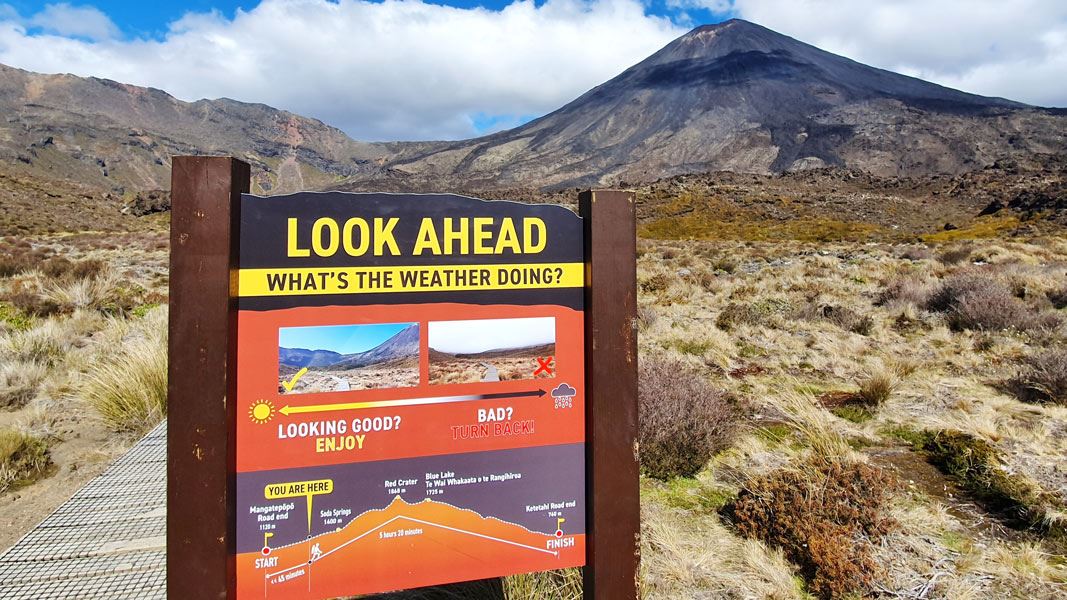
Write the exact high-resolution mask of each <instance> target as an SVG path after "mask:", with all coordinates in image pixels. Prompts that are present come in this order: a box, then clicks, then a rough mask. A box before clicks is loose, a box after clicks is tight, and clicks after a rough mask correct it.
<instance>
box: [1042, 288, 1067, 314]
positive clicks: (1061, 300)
mask: <svg viewBox="0 0 1067 600" xmlns="http://www.w3.org/2000/svg"><path fill="white" fill-rule="evenodd" d="M1045 295H1046V296H1048V301H1049V302H1051V303H1052V306H1054V307H1055V308H1058V309H1063V308H1067V284H1064V286H1063V287H1061V288H1059V289H1056V290H1049V291H1048V292H1046V294H1045Z"/></svg>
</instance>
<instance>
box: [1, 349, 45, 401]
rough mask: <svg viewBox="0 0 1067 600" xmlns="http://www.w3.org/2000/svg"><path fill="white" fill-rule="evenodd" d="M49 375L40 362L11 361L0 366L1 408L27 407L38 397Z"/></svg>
mask: <svg viewBox="0 0 1067 600" xmlns="http://www.w3.org/2000/svg"><path fill="white" fill-rule="evenodd" d="M47 375H48V368H47V367H46V366H45V365H43V364H41V363H38V362H34V361H23V360H11V361H5V362H4V363H3V364H0V408H18V407H21V406H25V405H26V404H27V403H28V402H29V401H30V400H33V398H34V396H36V395H37V390H38V389H39V388H40V386H41V384H42V383H43V382H44V380H45V377H46V376H47Z"/></svg>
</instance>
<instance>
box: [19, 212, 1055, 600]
mask: <svg viewBox="0 0 1067 600" xmlns="http://www.w3.org/2000/svg"><path fill="white" fill-rule="evenodd" d="M664 206H668V205H664ZM706 208H707V210H706V211H705V213H699V211H698V214H696V215H695V216H691V217H684V215H683V216H680V217H678V218H675V217H670V219H673V220H667V221H663V219H664V218H667V217H662V216H658V217H655V218H646V219H645V220H644V221H643V225H642V232H643V236H644V237H643V239H641V240H639V258H638V285H639V298H638V300H639V306H640V309H639V326H640V330H639V331H640V334H639V346H640V361H641V365H642V368H641V386H642V423H643V426H642V437H641V455H642V465H643V470H644V471H645V475H644V476H643V477H642V480H641V493H642V517H643V525H642V528H643V537H642V547H643V566H642V574H641V586H642V590H643V594H644V596H645V597H647V598H672V599H673V598H782V599H785V598H848V597H861V596H863V597H881V598H890V597H892V598H960V599H964V598H1059V597H1064V596H1065V595H1067V558H1065V552H1067V533H1065V524H1067V468H1065V467H1064V461H1063V457H1064V456H1065V455H1067V357H1065V345H1067V325H1065V323H1067V238H1065V237H1064V236H1063V235H1062V231H1061V232H1060V233H1052V234H1048V233H1047V232H1045V231H1043V230H1041V231H1037V232H1036V233H1034V234H1032V235H1030V234H1027V233H1025V232H1023V233H1020V232H1019V231H1018V229H1017V228H1014V227H1015V225H1012V224H1007V221H1006V220H1007V219H1009V217H995V218H982V219H975V220H972V221H966V222H963V221H961V223H960V226H959V227H958V228H955V229H951V230H942V229H940V228H931V229H930V230H929V231H928V232H927V233H926V234H923V233H914V232H910V233H907V234H906V235H905V234H901V233H899V232H895V230H893V229H892V228H891V227H890V226H888V225H886V224H884V223H874V222H872V224H871V225H870V227H872V228H875V229H877V232H880V233H879V235H870V236H868V235H867V234H868V233H870V232H872V231H875V229H870V230H867V229H864V228H863V226H861V225H856V224H855V223H852V224H850V225H848V226H847V227H840V226H838V225H836V224H832V223H828V222H826V221H823V222H821V223H822V225H823V227H821V228H818V230H817V232H818V235H815V236H812V235H811V234H810V232H811V231H815V230H814V229H812V228H810V227H809V229H808V230H807V231H808V233H805V234H804V235H799V234H798V233H797V231H800V230H799V229H796V230H795V227H796V225H795V224H793V225H789V226H788V227H786V226H785V225H783V224H782V223H781V222H777V221H776V222H777V223H778V224H777V225H774V226H773V227H770V226H769V229H767V231H771V232H773V235H770V236H769V235H749V233H746V231H748V230H747V229H744V227H749V225H745V224H744V221H745V219H747V218H748V217H749V216H751V215H750V214H749V213H747V212H746V213H745V214H744V215H742V216H743V217H744V219H742V218H740V217H738V218H734V216H732V215H726V214H724V213H722V212H716V213H715V215H716V216H715V217H714V219H711V217H707V216H706V215H707V214H711V213H710V212H707V211H711V210H712V208H713V207H711V205H708V207H706ZM649 210H651V209H649ZM656 210H657V211H660V213H662V210H663V209H662V207H661V208H658V209H656ZM715 210H718V209H715ZM746 210H747V209H746ZM660 213H657V214H660ZM701 214H705V216H701ZM813 215H814V213H813ZM817 217H818V215H814V216H812V217H811V218H812V219H815V218H817ZM153 218H154V219H156V225H154V226H152V227H148V226H146V228H145V230H144V231H137V232H134V233H76V234H61V233H57V234H46V233H41V234H33V235H24V236H19V237H8V238H5V239H3V240H2V241H0V249H2V253H0V256H2V260H0V358H2V361H0V525H2V529H0V531H2V534H0V547H6V546H7V545H9V544H10V543H11V542H13V541H14V540H15V539H16V538H17V537H18V536H19V535H21V534H22V533H24V532H25V531H26V530H27V529H28V528H29V527H32V525H33V524H34V523H36V522H37V521H38V520H40V519H41V518H43V517H44V516H45V515H46V514H47V512H48V511H50V510H51V509H52V508H54V507H55V506H56V505H58V503H59V502H62V501H63V500H64V499H66V497H67V496H69V494H71V493H73V492H74V491H75V489H77V487H79V486H80V485H82V484H83V483H84V482H85V481H87V480H88V479H89V478H91V477H92V476H93V475H95V474H97V473H99V472H100V471H101V470H102V469H103V468H104V466H106V464H108V462H109V461H110V460H112V459H113V458H114V457H115V456H117V455H118V454H119V453H121V452H122V451H123V450H124V449H125V448H126V447H128V446H129V444H130V443H132V441H133V440H135V439H136V437H137V436H138V435H139V434H141V433H143V432H144V431H146V430H147V428H149V427H150V426H151V425H153V424H154V423H156V422H158V420H159V419H160V418H161V417H162V415H163V414H164V412H165V385H166V377H165V373H166V371H165V369H166V354H165V339H166V338H165V335H166V334H165V329H166V328H165V322H166V309H165V307H164V306H162V305H164V304H165V302H166V283H167V280H166V260H167V243H166V233H165V221H164V220H161V219H158V217H153ZM679 218H680V219H689V220H681V221H679V220H678V219H679ZM818 218H821V217H818ZM701 219H704V220H707V222H708V223H712V222H714V223H719V224H720V225H721V224H723V223H730V224H731V225H730V227H723V228H721V229H719V230H717V229H716V228H714V227H712V228H711V229H703V230H702V231H703V233H701V235H700V236H696V237H699V238H700V239H684V240H683V239H658V240H657V239H654V238H656V237H667V238H679V237H687V236H685V235H681V234H680V233H679V232H682V233H684V232H688V231H689V230H690V229H691V228H692V227H696V226H697V225H700V223H697V222H696V220H701ZM708 219H710V220H708ZM656 223H662V225H660V226H658V227H659V228H657V225H656ZM812 223H814V221H812ZM705 225H706V223H705ZM1016 225H1017V223H1016ZM701 227H704V226H703V225H701ZM715 231H720V233H721V235H716V234H715ZM886 232H888V233H886ZM881 233H886V235H885V236H884V237H882V236H881ZM1011 236H1014V237H1011ZM749 238H751V239H749ZM768 238H773V239H768ZM471 369H473V370H471V374H470V375H469V377H474V376H478V377H479V378H480V377H481V376H482V372H481V369H484V367H482V366H480V365H471ZM475 371H477V372H475ZM501 378H502V379H504V378H506V376H505V374H504V369H501ZM653 398H654V399H655V401H653ZM579 579H580V573H579V572H577V571H569V572H563V573H551V574H547V575H536V576H523V577H516V578H509V579H507V580H506V581H504V582H503V586H502V587H501V586H499V585H490V586H489V587H482V588H475V589H473V591H472V590H468V591H467V592H454V594H453V596H454V597H470V598H480V597H486V594H489V593H492V594H498V595H499V594H501V593H502V594H504V595H505V596H506V597H510V598H529V597H545V598H575V597H577V596H578V592H577V589H578V587H577V582H578V581H579ZM487 589H492V590H493V591H492V592H487V591H486V590H487ZM464 594H465V595H464Z"/></svg>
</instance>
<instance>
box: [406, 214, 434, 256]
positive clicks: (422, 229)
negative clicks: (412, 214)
mask: <svg viewBox="0 0 1067 600" xmlns="http://www.w3.org/2000/svg"><path fill="white" fill-rule="evenodd" d="M423 250H429V251H430V253H431V254H440V253H441V244H440V243H439V242H438V241H437V230H436V229H434V227H433V219H431V218H430V217H425V218H424V219H423V220H422V224H420V225H419V235H418V236H417V239H416V240H415V248H414V249H413V250H412V251H411V253H412V254H413V255H415V256H419V255H420V254H422V251H423Z"/></svg>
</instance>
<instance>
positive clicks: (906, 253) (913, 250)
mask: <svg viewBox="0 0 1067 600" xmlns="http://www.w3.org/2000/svg"><path fill="white" fill-rule="evenodd" d="M933 257H934V251H933V250H931V249H930V247H929V246H906V247H904V249H903V250H901V252H900V258H902V259H904V260H913V261H916V260H929V259H932V258H933Z"/></svg>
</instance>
